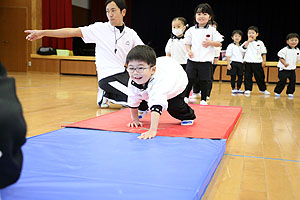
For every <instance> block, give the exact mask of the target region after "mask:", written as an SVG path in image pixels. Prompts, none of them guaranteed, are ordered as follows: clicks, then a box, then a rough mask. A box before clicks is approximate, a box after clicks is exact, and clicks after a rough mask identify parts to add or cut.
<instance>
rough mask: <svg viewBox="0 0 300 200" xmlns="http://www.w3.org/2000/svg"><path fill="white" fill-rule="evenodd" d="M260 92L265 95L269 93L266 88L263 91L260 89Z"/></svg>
mask: <svg viewBox="0 0 300 200" xmlns="http://www.w3.org/2000/svg"><path fill="white" fill-rule="evenodd" d="M260 93H263V94H265V95H270V92H269V91H268V90H265V91H260Z"/></svg>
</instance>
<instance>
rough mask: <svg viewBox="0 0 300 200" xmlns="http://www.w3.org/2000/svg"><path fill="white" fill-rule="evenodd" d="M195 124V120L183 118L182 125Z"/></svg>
mask: <svg viewBox="0 0 300 200" xmlns="http://www.w3.org/2000/svg"><path fill="white" fill-rule="evenodd" d="M193 124H194V120H182V121H181V126H190V125H193Z"/></svg>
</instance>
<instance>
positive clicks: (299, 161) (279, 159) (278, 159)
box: [224, 154, 300, 163]
mask: <svg viewBox="0 0 300 200" xmlns="http://www.w3.org/2000/svg"><path fill="white" fill-rule="evenodd" d="M224 155H225V156H235V157H243V158H258V159H265V160H277V161H288V162H298V163H300V160H288V159H281V158H267V157H259V156H245V155H237V154H224Z"/></svg>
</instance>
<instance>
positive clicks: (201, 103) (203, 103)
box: [200, 100, 208, 106]
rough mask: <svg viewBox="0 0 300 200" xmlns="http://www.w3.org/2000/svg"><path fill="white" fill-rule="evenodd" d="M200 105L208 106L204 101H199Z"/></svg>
mask: <svg viewBox="0 0 300 200" xmlns="http://www.w3.org/2000/svg"><path fill="white" fill-rule="evenodd" d="M200 105H203V106H207V105H208V104H207V102H206V101H204V100H201V101H200Z"/></svg>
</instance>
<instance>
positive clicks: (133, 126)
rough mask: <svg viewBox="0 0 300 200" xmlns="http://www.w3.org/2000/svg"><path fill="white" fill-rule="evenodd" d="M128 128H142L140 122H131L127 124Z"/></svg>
mask: <svg viewBox="0 0 300 200" xmlns="http://www.w3.org/2000/svg"><path fill="white" fill-rule="evenodd" d="M127 126H128V127H132V128H137V127H139V126H143V123H142V122H140V121H133V122H131V123H129V124H127Z"/></svg>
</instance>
